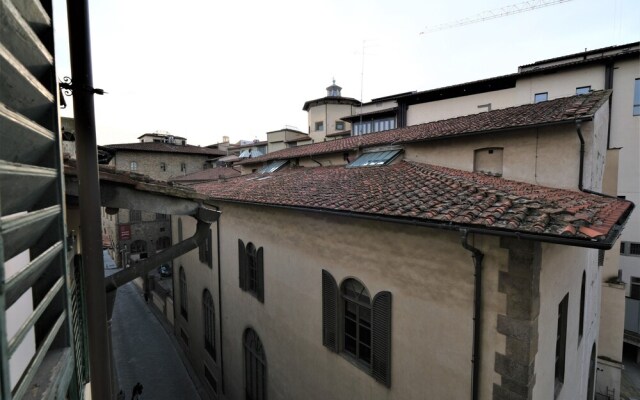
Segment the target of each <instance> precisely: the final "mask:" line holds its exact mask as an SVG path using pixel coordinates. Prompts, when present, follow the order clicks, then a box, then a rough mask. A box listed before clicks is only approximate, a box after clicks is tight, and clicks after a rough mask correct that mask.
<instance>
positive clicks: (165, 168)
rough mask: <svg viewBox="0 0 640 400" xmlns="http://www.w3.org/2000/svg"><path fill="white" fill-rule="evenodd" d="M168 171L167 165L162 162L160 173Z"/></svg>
mask: <svg viewBox="0 0 640 400" xmlns="http://www.w3.org/2000/svg"><path fill="white" fill-rule="evenodd" d="M166 170H167V163H165V162H161V163H160V171H166Z"/></svg>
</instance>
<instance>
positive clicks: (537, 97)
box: [533, 92, 549, 104]
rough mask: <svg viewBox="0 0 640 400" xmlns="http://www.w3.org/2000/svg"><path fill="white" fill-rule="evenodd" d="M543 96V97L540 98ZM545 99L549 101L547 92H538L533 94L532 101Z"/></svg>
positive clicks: (539, 101) (540, 101) (543, 100)
mask: <svg viewBox="0 0 640 400" xmlns="http://www.w3.org/2000/svg"><path fill="white" fill-rule="evenodd" d="M542 97H544V99H543V98H542ZM545 101H549V92H539V93H536V94H534V95H533V103H534V104H538V103H543V102H545Z"/></svg>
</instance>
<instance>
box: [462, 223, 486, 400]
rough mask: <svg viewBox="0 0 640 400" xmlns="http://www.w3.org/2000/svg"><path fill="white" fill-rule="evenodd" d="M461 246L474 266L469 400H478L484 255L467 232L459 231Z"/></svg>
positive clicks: (465, 230)
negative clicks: (474, 245)
mask: <svg viewBox="0 0 640 400" xmlns="http://www.w3.org/2000/svg"><path fill="white" fill-rule="evenodd" d="M460 233H461V234H462V237H461V244H462V247H464V248H465V249H466V250H468V251H470V252H471V253H472V256H471V257H472V258H473V266H474V274H473V276H474V290H473V347H472V349H473V350H472V353H471V364H472V367H471V368H472V369H471V400H478V392H479V389H480V350H481V348H480V343H481V334H482V260H483V258H484V254H483V253H482V252H481V251H480V250H479V249H477V248H476V247H473V246H472V245H470V244H469V242H468V235H469V232H468V230H467V229H460Z"/></svg>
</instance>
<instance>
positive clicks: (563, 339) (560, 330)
mask: <svg viewBox="0 0 640 400" xmlns="http://www.w3.org/2000/svg"><path fill="white" fill-rule="evenodd" d="M568 308H569V294H568V293H567V295H566V296H564V298H563V299H562V301H561V302H560V304H558V327H557V332H556V362H555V372H554V375H555V378H556V390H555V391H556V395H557V394H558V393H559V391H560V389H561V388H562V384H563V383H564V367H565V359H566V346H567V311H568Z"/></svg>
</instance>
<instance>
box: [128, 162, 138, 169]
mask: <svg viewBox="0 0 640 400" xmlns="http://www.w3.org/2000/svg"><path fill="white" fill-rule="evenodd" d="M129 167H130V169H131V171H137V170H138V163H137V162H135V161H131V163H130V164H129Z"/></svg>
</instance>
